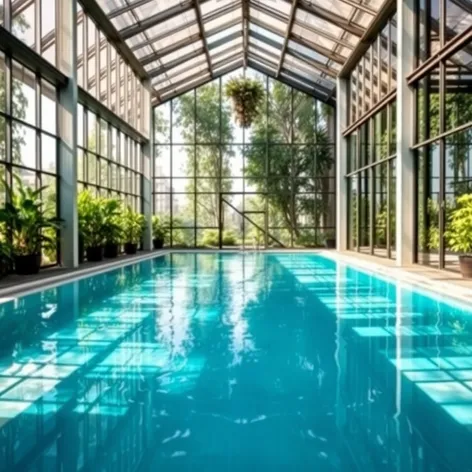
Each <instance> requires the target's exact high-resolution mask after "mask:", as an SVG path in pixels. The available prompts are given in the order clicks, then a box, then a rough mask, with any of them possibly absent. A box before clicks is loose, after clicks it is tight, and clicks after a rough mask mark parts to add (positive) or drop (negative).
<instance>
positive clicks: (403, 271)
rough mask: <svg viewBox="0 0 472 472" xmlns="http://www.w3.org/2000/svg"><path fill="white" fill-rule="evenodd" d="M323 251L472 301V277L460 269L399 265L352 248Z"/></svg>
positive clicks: (387, 274) (371, 269) (389, 275)
mask: <svg viewBox="0 0 472 472" xmlns="http://www.w3.org/2000/svg"><path fill="white" fill-rule="evenodd" d="M323 253H326V255H328V256H333V254H335V255H336V259H337V260H340V261H343V262H346V263H350V264H353V265H355V266H358V267H360V268H364V269H366V270H369V271H373V272H376V273H377V274H379V275H381V276H384V277H388V278H393V279H395V280H399V281H402V282H405V283H410V284H412V285H417V286H420V287H422V288H424V289H427V290H433V291H435V292H438V293H440V294H443V295H446V296H450V297H454V298H457V299H460V300H462V301H465V302H467V303H472V279H464V278H462V276H461V275H460V274H459V273H458V272H453V271H447V270H439V269H435V268H432V267H426V266H422V265H420V264H413V265H411V266H403V267H398V266H397V265H396V264H395V261H394V260H391V259H386V258H382V257H378V256H371V255H369V254H362V253H358V252H353V251H343V252H337V251H333V252H328V251H325V252H323Z"/></svg>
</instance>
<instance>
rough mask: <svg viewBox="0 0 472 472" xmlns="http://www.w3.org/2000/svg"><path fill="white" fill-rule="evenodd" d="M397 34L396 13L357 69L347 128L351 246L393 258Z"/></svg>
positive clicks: (353, 75) (351, 85) (351, 82)
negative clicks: (373, 110) (374, 111)
mask: <svg viewBox="0 0 472 472" xmlns="http://www.w3.org/2000/svg"><path fill="white" fill-rule="evenodd" d="M396 35H397V31H396V15H394V16H393V17H392V18H391V19H390V20H388V21H387V23H386V24H385V26H384V28H383V29H382V31H381V32H380V33H379V34H378V36H377V38H375V40H374V41H373V42H372V44H371V46H370V47H369V48H368V50H367V52H366V53H365V54H364V56H363V57H361V59H360V60H359V62H358V63H357V65H356V66H355V67H354V68H353V70H352V71H351V73H350V77H349V88H348V90H349V91H348V109H349V113H348V129H347V130H345V133H346V135H347V139H348V157H347V159H348V162H347V174H346V178H347V187H348V218H349V221H348V234H349V236H348V248H349V249H353V250H357V251H359V252H364V253H367V254H372V255H376V256H381V257H388V258H395V245H396V241H395V221H396V219H395V166H396V161H395V158H396V142H395V141H396V101H395V92H396V78H397V77H396V56H397V50H396ZM374 107H376V108H380V110H379V111H377V112H376V113H375V114H373V115H372V109H373V108H374Z"/></svg>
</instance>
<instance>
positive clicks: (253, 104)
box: [225, 77, 264, 128]
mask: <svg viewBox="0 0 472 472" xmlns="http://www.w3.org/2000/svg"><path fill="white" fill-rule="evenodd" d="M225 93H226V96H227V97H228V98H231V100H232V101H233V109H234V114H235V119H236V123H238V125H239V126H241V127H242V128H249V127H250V126H251V124H252V123H253V121H254V120H255V118H256V117H257V115H258V114H259V111H260V107H261V105H262V102H263V101H264V87H263V85H262V83H261V82H259V81H258V80H255V79H249V78H246V77H236V78H234V79H231V80H230V81H229V82H228V83H227V84H226V87H225Z"/></svg>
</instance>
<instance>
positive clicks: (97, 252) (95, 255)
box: [86, 246, 103, 262]
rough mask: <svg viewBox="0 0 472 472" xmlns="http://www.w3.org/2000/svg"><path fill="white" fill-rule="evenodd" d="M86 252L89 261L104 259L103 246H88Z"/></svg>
mask: <svg viewBox="0 0 472 472" xmlns="http://www.w3.org/2000/svg"><path fill="white" fill-rule="evenodd" d="M86 252H87V261H89V262H98V261H101V260H102V259H103V246H96V247H88V248H87V250H86Z"/></svg>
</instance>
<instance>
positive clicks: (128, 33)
mask: <svg viewBox="0 0 472 472" xmlns="http://www.w3.org/2000/svg"><path fill="white" fill-rule="evenodd" d="M192 8H193V2H192V1H191V0H185V1H184V2H180V3H179V4H177V5H175V6H173V7H171V8H168V9H167V10H164V11H161V12H159V13H156V14H155V15H151V16H150V17H149V18H145V19H144V20H142V21H138V22H137V23H136V24H134V25H130V26H127V27H126V28H123V29H121V30H120V35H121V37H122V38H123V39H129V38H132V37H133V36H136V35H137V34H139V33H142V32H144V31H146V30H147V29H149V28H152V27H153V26H156V25H158V24H159V23H162V22H164V21H166V20H170V19H172V18H175V17H176V16H178V15H180V14H182V13H185V12H187V11H189V10H191V9H192Z"/></svg>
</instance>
